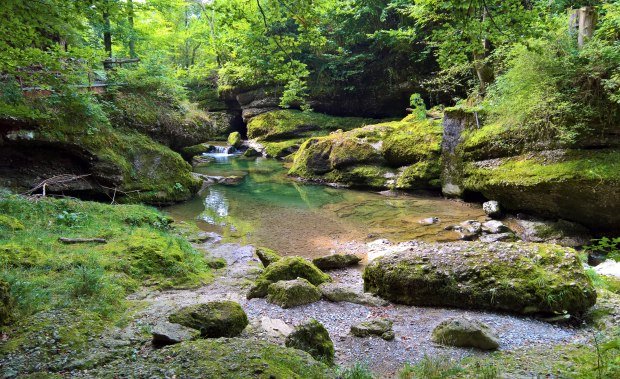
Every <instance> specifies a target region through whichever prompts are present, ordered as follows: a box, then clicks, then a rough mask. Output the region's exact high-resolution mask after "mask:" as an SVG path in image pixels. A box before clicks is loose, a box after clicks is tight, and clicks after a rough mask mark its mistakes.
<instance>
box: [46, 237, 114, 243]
mask: <svg viewBox="0 0 620 379" xmlns="http://www.w3.org/2000/svg"><path fill="white" fill-rule="evenodd" d="M58 241H60V242H62V243H66V244H68V245H71V244H76V243H107V242H108V241H107V240H105V239H103V238H65V237H60V238H58Z"/></svg>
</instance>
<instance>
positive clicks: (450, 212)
mask: <svg viewBox="0 0 620 379" xmlns="http://www.w3.org/2000/svg"><path fill="white" fill-rule="evenodd" d="M221 158H222V159H220V160H217V161H213V162H211V163H209V164H207V165H204V166H201V167H199V168H197V169H196V171H197V172H199V173H201V174H205V175H212V176H233V175H234V176H242V177H244V179H243V180H242V181H241V182H240V183H239V184H237V185H215V186H212V187H210V188H209V189H208V190H207V191H205V193H204V194H202V195H201V196H202V197H201V198H199V199H194V200H191V201H189V202H186V203H183V204H178V205H175V206H172V207H169V208H167V210H168V212H169V213H170V214H171V215H172V216H173V217H175V218H176V219H183V220H199V222H201V225H202V227H203V228H204V229H206V230H213V228H217V229H216V230H214V231H216V232H219V233H222V234H223V235H224V236H225V237H226V238H227V239H228V240H233V241H234V240H236V241H240V242H242V243H251V244H255V245H263V246H267V247H271V248H274V249H276V250H279V251H280V252H282V253H283V254H296V255H304V256H315V255H321V254H325V253H327V252H328V251H329V250H330V249H333V248H335V246H337V245H338V244H339V243H342V242H347V241H352V240H355V241H359V242H368V241H370V240H373V239H377V238H387V239H390V240H392V241H394V242H400V241H405V240H411V239H423V240H427V241H438V240H439V241H443V240H452V239H455V237H456V235H455V234H454V233H453V232H449V231H446V230H444V228H445V227H446V226H447V225H450V224H454V223H457V222H461V221H463V220H467V219H482V218H483V217H484V213H483V212H482V210H481V209H480V207H472V206H469V205H467V204H463V203H459V202H455V201H450V200H445V199H442V198H439V197H420V196H408V195H402V196H401V195H399V196H394V197H387V196H383V195H380V194H377V193H373V192H368V191H354V190H347V189H336V188H330V187H325V186H318V185H312V184H306V183H301V182H297V181H295V180H293V179H291V178H288V177H287V176H286V169H285V168H284V167H283V166H282V163H280V162H278V161H275V160H271V159H264V158H258V159H247V158H244V157H239V156H234V155H233V156H230V155H229V156H227V157H221ZM427 217H438V218H440V219H441V222H440V223H438V224H434V225H423V224H421V223H420V222H419V221H420V220H422V219H424V218H427Z"/></svg>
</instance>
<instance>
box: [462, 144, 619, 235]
mask: <svg viewBox="0 0 620 379" xmlns="http://www.w3.org/2000/svg"><path fill="white" fill-rule="evenodd" d="M463 184H464V186H465V188H466V189H467V190H469V191H472V192H478V193H482V194H483V195H484V196H485V197H487V198H490V199H495V200H498V201H499V202H500V203H501V204H502V206H504V207H506V208H507V209H510V210H521V211H528V212H532V213H537V214H541V215H543V216H547V217H556V218H564V219H568V220H571V221H576V222H579V223H581V224H584V225H586V226H589V227H591V228H596V229H601V230H613V229H614V228H615V225H618V223H620V219H619V217H620V203H618V202H617V201H615V199H616V198H617V196H616V190H617V188H618V185H620V151H619V150H613V149H610V150H567V151H554V152H549V153H547V154H538V155H536V156H533V155H522V156H517V157H512V158H504V159H496V160H492V161H486V162H481V163H468V164H467V165H466V166H465V176H464V181H463Z"/></svg>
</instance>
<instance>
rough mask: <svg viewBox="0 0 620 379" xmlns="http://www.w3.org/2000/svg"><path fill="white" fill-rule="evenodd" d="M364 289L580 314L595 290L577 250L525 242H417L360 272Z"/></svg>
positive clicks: (419, 301) (462, 304)
mask: <svg viewBox="0 0 620 379" xmlns="http://www.w3.org/2000/svg"><path fill="white" fill-rule="evenodd" d="M363 277H364V288H365V290H366V291H370V292H372V293H374V294H377V295H379V296H381V297H383V298H385V299H388V300H390V301H393V302H396V303H402V304H409V305H428V306H449V307H457V308H472V309H487V310H500V311H509V312H514V313H520V314H531V313H563V312H568V313H570V314H575V315H579V314H583V313H584V312H585V311H586V310H588V308H590V307H591V306H592V305H594V303H595V302H596V291H595V290H594V288H593V286H592V282H591V281H590V279H589V278H588V276H587V275H586V273H585V272H584V269H583V267H582V264H581V261H580V260H579V258H578V256H577V254H576V252H575V251H574V250H572V249H570V248H561V247H557V246H553V245H543V244H526V243H501V242H498V243H493V244H483V243H467V242H459V243H450V244H441V245H433V244H420V245H418V247H416V248H415V249H413V250H411V251H406V252H399V253H395V254H389V255H386V256H384V257H382V258H379V259H376V260H375V261H373V262H372V263H370V264H369V265H368V266H367V267H366V269H365V271H364V275H363Z"/></svg>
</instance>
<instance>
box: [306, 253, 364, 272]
mask: <svg viewBox="0 0 620 379" xmlns="http://www.w3.org/2000/svg"><path fill="white" fill-rule="evenodd" d="M361 260H362V259H361V258H360V257H358V256H357V255H354V254H333V255H327V256H325V257H320V258H315V259H313V260H312V263H314V265H315V266H316V267H318V268H319V269H321V270H336V269H340V268H346V267H349V266H355V265H356V264H358V263H359V262H360V261H361Z"/></svg>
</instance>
